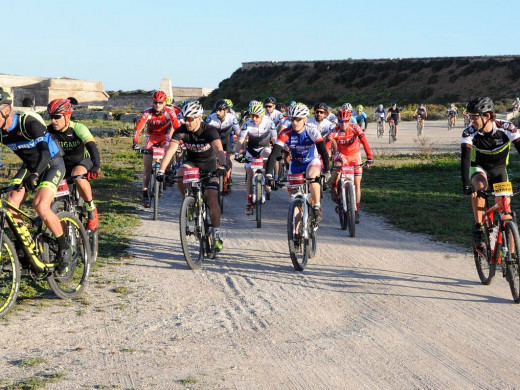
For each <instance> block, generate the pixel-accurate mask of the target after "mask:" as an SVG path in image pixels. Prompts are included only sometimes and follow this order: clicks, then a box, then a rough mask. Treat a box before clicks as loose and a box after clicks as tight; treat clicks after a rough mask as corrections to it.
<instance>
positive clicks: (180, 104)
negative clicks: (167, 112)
mask: <svg viewBox="0 0 520 390" xmlns="http://www.w3.org/2000/svg"><path fill="white" fill-rule="evenodd" d="M186 103H188V101H187V100H181V101H180V102H179V107H180V108H182V107H184V105H185V104H186Z"/></svg>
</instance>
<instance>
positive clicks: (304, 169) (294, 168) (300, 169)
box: [289, 157, 321, 174]
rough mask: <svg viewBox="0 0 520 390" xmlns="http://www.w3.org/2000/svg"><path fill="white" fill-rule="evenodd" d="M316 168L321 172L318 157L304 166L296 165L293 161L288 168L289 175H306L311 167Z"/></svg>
mask: <svg viewBox="0 0 520 390" xmlns="http://www.w3.org/2000/svg"><path fill="white" fill-rule="evenodd" d="M314 166H316V167H318V168H319V169H320V170H321V160H320V158H319V157H316V158H314V159H313V160H311V161H309V162H308V163H304V164H298V163H295V162H294V161H291V164H290V166H289V173H290V174H295V173H305V174H308V170H309V169H310V168H311V167H314Z"/></svg>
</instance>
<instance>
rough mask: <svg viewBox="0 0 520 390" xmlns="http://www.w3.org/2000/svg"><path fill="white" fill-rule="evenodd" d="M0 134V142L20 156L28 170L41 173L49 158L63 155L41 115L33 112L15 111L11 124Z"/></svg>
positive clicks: (45, 167)
mask: <svg viewBox="0 0 520 390" xmlns="http://www.w3.org/2000/svg"><path fill="white" fill-rule="evenodd" d="M1 135H2V137H1V138H0V142H1V143H3V144H4V145H6V146H7V147H8V148H9V149H11V150H12V151H13V152H14V153H15V154H16V155H17V156H18V157H20V159H21V160H22V161H23V163H24V165H25V166H26V167H27V169H28V170H29V171H30V172H38V174H40V175H41V174H42V172H43V171H44V170H45V169H47V167H48V163H49V161H50V160H52V159H53V158H55V157H56V158H58V157H61V156H62V155H63V151H62V150H61V149H60V146H59V145H58V144H57V143H56V141H54V139H53V138H52V137H51V135H50V134H49V133H48V132H47V128H46V127H45V122H44V121H43V119H42V118H41V116H39V115H38V114H36V113H33V112H30V113H29V112H23V111H19V112H16V113H15V114H14V115H13V121H12V123H11V126H10V127H9V129H7V130H2V134H1Z"/></svg>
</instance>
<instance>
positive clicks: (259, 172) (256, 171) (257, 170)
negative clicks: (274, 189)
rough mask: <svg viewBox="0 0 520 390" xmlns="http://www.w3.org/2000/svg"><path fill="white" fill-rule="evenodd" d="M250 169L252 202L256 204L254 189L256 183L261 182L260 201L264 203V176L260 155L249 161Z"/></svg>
mask: <svg viewBox="0 0 520 390" xmlns="http://www.w3.org/2000/svg"><path fill="white" fill-rule="evenodd" d="M251 169H252V171H253V179H252V180H253V181H252V183H253V192H252V195H253V204H256V200H257V193H256V191H255V189H256V185H257V184H258V183H260V184H261V186H262V199H261V202H262V203H265V193H266V191H265V178H264V159H263V158H262V157H259V158H254V159H253V160H252V161H251Z"/></svg>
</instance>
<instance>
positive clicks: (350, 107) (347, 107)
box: [341, 103, 352, 111]
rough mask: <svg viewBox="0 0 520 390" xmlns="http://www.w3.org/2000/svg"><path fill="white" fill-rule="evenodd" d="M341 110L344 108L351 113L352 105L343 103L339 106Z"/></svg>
mask: <svg viewBox="0 0 520 390" xmlns="http://www.w3.org/2000/svg"><path fill="white" fill-rule="evenodd" d="M341 108H344V109H345V110H350V111H352V104H350V103H345V104H343V105H342V106H341Z"/></svg>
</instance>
